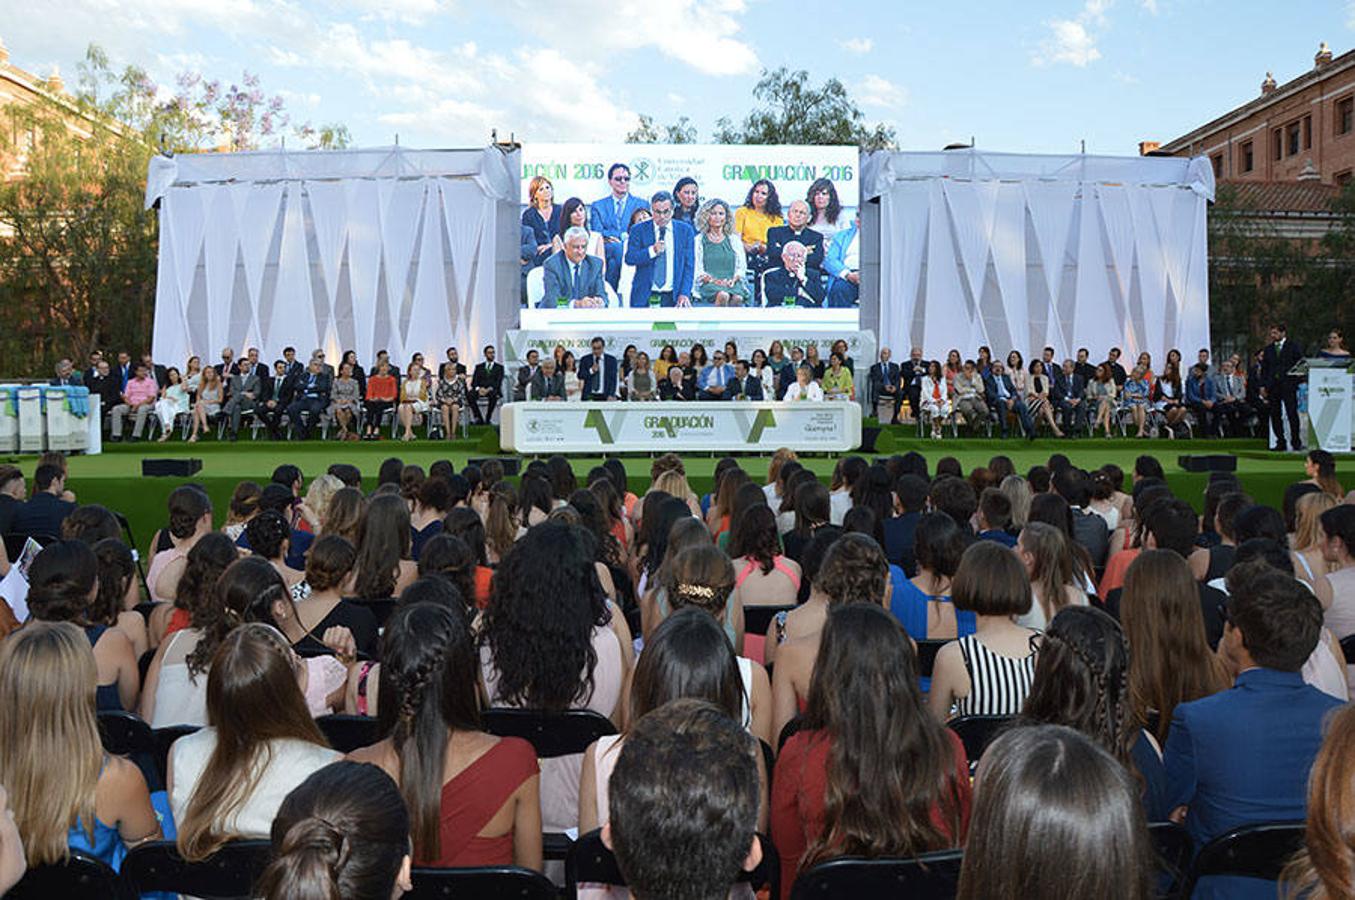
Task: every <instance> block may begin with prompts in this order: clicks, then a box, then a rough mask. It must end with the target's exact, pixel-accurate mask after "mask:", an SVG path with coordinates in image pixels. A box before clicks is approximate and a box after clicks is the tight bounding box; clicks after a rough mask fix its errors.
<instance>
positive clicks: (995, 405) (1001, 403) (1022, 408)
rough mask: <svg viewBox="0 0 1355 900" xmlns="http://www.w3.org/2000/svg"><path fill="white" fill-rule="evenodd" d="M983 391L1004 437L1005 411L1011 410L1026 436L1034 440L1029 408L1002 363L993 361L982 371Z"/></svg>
mask: <svg viewBox="0 0 1355 900" xmlns="http://www.w3.org/2000/svg"><path fill="white" fill-rule="evenodd" d="M983 392H984V395H985V399H986V400H987V402H988V408H989V409H991V410H992V411H993V412H994V413H996V414H997V424H998V427H999V428H1000V429H1002V436H1003V437H1004V438H1005V437H1006V436H1007V413H1009V412H1013V413H1016V418H1017V419H1018V420H1019V421H1020V422H1021V428H1022V429H1024V430H1025V433H1026V437H1027V438H1029V439H1030V440H1032V441H1033V440H1035V420H1034V419H1032V418H1031V417H1030V409H1029V408H1028V407H1027V406H1026V401H1025V399H1024V398H1023V397H1022V396H1021V394H1020V392H1019V391H1017V390H1016V385H1015V384H1013V383H1012V377H1011V376H1010V375H1008V374H1007V373H1006V372H1005V371H1003V368H1002V363H1000V362H994V363H993V364H992V365H991V366H989V367H988V371H987V372H984V373H983Z"/></svg>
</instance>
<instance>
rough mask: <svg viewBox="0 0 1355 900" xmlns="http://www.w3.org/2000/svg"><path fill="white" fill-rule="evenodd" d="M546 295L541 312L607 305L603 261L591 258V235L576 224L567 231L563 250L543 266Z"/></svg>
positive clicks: (540, 307)
mask: <svg viewBox="0 0 1355 900" xmlns="http://www.w3.org/2000/svg"><path fill="white" fill-rule="evenodd" d="M541 268H542V274H543V276H544V283H545V292H544V293H543V294H542V295H541V300H540V302H539V303H537V304H536V306H537V308H538V309H551V308H554V307H559V308H564V307H569V306H572V307H575V308H576V309H599V308H601V307H604V306H606V305H607V300H606V297H607V291H606V288H605V287H604V283H603V280H602V260H600V259H598V258H597V257H596V256H589V255H588V232H587V231H586V230H585V229H583V228H580V227H579V226H577V225H573V226H570V228H569V229H568V230H566V231H565V237H564V247H563V248H562V249H561V250H560V251H559V252H558V253H554V254H552V255H551V256H549V257H547V259H546V262H545V264H544V265H543V266H542V267H541Z"/></svg>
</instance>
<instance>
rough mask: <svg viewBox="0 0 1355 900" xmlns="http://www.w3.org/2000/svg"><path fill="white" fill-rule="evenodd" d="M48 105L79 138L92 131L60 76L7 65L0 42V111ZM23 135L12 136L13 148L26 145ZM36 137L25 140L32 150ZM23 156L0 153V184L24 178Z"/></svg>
mask: <svg viewBox="0 0 1355 900" xmlns="http://www.w3.org/2000/svg"><path fill="white" fill-rule="evenodd" d="M43 101H46V102H49V103H54V104H56V108H57V109H58V110H59V111H60V113H61V115H62V117H63V119H64V120H65V122H66V125H67V127H69V128H70V129H71V130H72V131H73V132H75V133H76V134H78V135H80V136H81V137H82V138H84V137H88V136H89V135H90V132H91V130H92V128H91V122H90V119H89V116H88V115H87V114H86V113H85V112H84V111H82V110H81V109H80V107H79V105H77V104H76V102H75V98H73V97H72V96H71V95H70V94H69V93H68V92H67V91H66V85H65V83H64V82H63V81H62V80H61V75H60V74H59V73H57V72H56V71H53V72H52V74H51V75H48V76H47V77H45V78H44V77H43V76H41V75H35V74H33V73H32V72H28V71H25V70H24V69H21V68H19V67H18V66H16V65H13V64H11V63H10V61H9V50H8V49H7V48H6V47H5V43H4V41H3V40H0V107H3V106H7V105H10V104H20V105H28V104H34V103H39V102H43ZM22 137H23V136H22V135H14V138H15V144H16V145H17V146H24V145H25V143H26V142H25V141H24V140H22V139H21V138H22ZM36 137H37V136H36V135H32V134H30V135H28V136H27V145H28V147H29V148H30V149H31V142H32V141H33V140H36ZM25 156H26V154H25V153H24V152H20V153H18V154H17V155H6V154H4V153H3V151H0V180H5V179H9V178H14V177H17V176H19V175H21V174H23V171H24V162H25Z"/></svg>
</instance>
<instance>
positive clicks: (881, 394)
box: [867, 326, 1349, 450]
mask: <svg viewBox="0 0 1355 900" xmlns="http://www.w3.org/2000/svg"><path fill="white" fill-rule="evenodd" d="M1283 332H1284V328H1283V326H1277V327H1276V329H1274V330H1272V334H1271V343H1270V344H1268V345H1267V346H1266V347H1263V348H1261V349H1260V350H1258V351H1256V354H1255V355H1254V357H1253V359H1252V361H1251V365H1250V367H1248V365H1247V364H1246V363H1245V362H1244V360H1243V358H1242V355H1241V354H1238V353H1233V354H1231V355H1229V356H1228V357H1227V358H1226V359H1223V360H1221V361H1219V362H1218V363H1217V364H1216V363H1215V362H1214V360H1213V357H1212V355H1211V353H1210V350H1209V349H1208V348H1201V349H1200V350H1199V352H1198V353H1197V355H1196V359H1195V362H1193V363H1191V364H1190V365H1189V367H1188V368H1187V367H1186V366H1185V364H1184V363H1183V362H1182V357H1181V351H1179V350H1176V349H1174V348H1173V349H1171V350H1169V351H1168V352H1167V358H1166V360H1165V363H1164V365H1163V367H1162V369H1161V371H1160V373H1158V374H1155V373H1154V367H1153V357H1152V354H1151V353H1148V352H1143V353H1140V354H1139V356H1138V359H1137V360H1136V361H1135V363H1134V365H1133V366H1132V368H1127V367H1126V366H1125V364H1124V363H1123V362H1122V361H1121V355H1122V352H1121V350H1120V348H1119V347H1112V348H1111V349H1110V351H1109V352H1108V353H1107V355H1106V357H1105V359H1104V360H1103V361H1102V362H1100V363H1093V362H1091V356H1090V352H1089V351H1088V349H1087V348H1085V347H1082V348H1079V349H1078V350H1077V354H1076V358H1075V359H1072V358H1065V359H1063V360H1062V361H1060V360H1058V359H1056V358H1055V352H1054V348H1053V347H1045V348H1044V349H1043V350H1042V351H1041V352H1040V354H1039V357H1038V358H1036V359H1032V360H1031V361H1030V362H1029V363H1026V362H1025V360H1024V358H1023V357H1022V355H1021V352H1020V351H1019V350H1012V351H1010V352H1009V353H1008V354H1007V357H1006V362H1005V363H1004V362H1003V361H1001V360H998V359H994V358H993V355H992V351H991V350H990V349H989V348H988V347H986V346H984V347H979V348H978V352H977V353H976V354H975V355H974V356H973V357H972V358H963V357H962V356H961V354H960V351H959V350H954V349H952V350H950V351H949V352H948V353H947V355H946V359H945V361H944V362H943V361H941V360H935V359H933V360H927V359H924V358H923V352H922V348H920V347H914V348H913V349H912V351H911V353H910V355H909V358H908V359H906V360H904V361H903V362H902V363H898V362H895V361H894V360H893V356H892V353H891V351H890V349H889V348H888V347H885V348H882V349H881V350H880V357H879V360H878V361H877V362H876V363H875V364H874V365H872V366H871V367H870V372H869V378H868V383H869V392H870V393H869V398H868V402H867V409H868V410H873V409H875V408H876V407H877V406H889V407H890V408H891V410H892V413H891V418H890V421H891V423H897V422H898V421H899V414H900V412H901V411H902V409H903V404H904V403H905V402H906V403H907V404H908V407H909V409H910V410H911V412H912V415H913V417H914V418H916V419H919V420H921V421H923V422H926V423H929V424H930V426H931V436H932V437H933V438H940V437H941V436H942V434H943V430H942V429H943V425H944V424H945V423H948V422H951V423H955V424H956V425H957V426H958V425H959V424H961V423H962V424H964V425H967V426H969V427H971V428H978V427H981V426H984V425H986V424H996V425H997V427H998V429H999V431H1000V433H1001V435H1002V436H1003V437H1006V436H1007V434H1008V432H1009V430H1010V429H1011V427H1012V426H1014V425H1019V427H1020V430H1021V432H1022V433H1024V434H1025V435H1026V436H1027V437H1029V438H1031V439H1033V438H1034V437H1035V434H1036V430H1037V428H1038V427H1039V426H1042V425H1043V426H1046V427H1048V429H1049V431H1050V433H1051V434H1053V435H1054V436H1055V437H1065V436H1070V437H1071V436H1075V435H1088V434H1092V435H1094V434H1096V433H1097V432H1098V431H1100V432H1102V433H1104V435H1105V436H1106V437H1111V436H1112V433H1113V431H1114V430H1115V429H1117V428H1118V429H1119V430H1120V431H1121V432H1122V433H1124V434H1127V435H1132V436H1134V437H1140V438H1142V437H1150V436H1152V437H1156V436H1158V435H1166V436H1170V437H1178V436H1187V435H1189V436H1199V437H1219V436H1230V435H1237V434H1240V433H1243V432H1244V431H1246V430H1247V429H1248V428H1254V427H1255V426H1256V425H1257V424H1258V423H1260V424H1261V425H1262V427H1264V424H1265V423H1266V422H1271V423H1273V425H1274V427H1275V429H1276V431H1277V433H1278V432H1279V428H1280V418H1279V417H1280V408H1281V400H1282V399H1283V401H1284V403H1285V405H1286V408H1287V409H1289V410H1290V411H1292V412H1293V416H1294V421H1293V422H1292V423H1291V429H1292V433H1295V434H1297V433H1298V430H1299V426H1298V422H1297V403H1293V404H1292V405H1291V400H1292V398H1294V397H1296V396H1297V394H1298V392H1299V382H1300V381H1301V379H1299V378H1296V377H1294V376H1291V375H1289V374H1288V372H1289V370H1290V368H1291V367H1292V365H1293V364H1294V362H1296V361H1297V360H1298V359H1300V358H1302V354H1301V353H1300V352H1299V351H1298V350H1290V351H1285V352H1283V353H1281V352H1278V351H1276V350H1274V349H1272V348H1274V347H1276V346H1277V345H1276V343H1275V342H1276V341H1277V340H1281V341H1282V340H1283V338H1282V335H1283ZM1342 344H1343V342H1342V338H1341V335H1340V332H1339V331H1333V332H1332V333H1331V334H1330V335H1329V337H1328V341H1327V344H1326V346H1325V347H1324V348H1323V349H1322V350H1321V351H1319V354H1318V355H1323V356H1331V357H1332V358H1339V357H1341V356H1344V357H1348V356H1349V353H1347V352H1346V351H1345V349H1344V347H1343V346H1342ZM881 415H882V416H883V413H882V414H881ZM1294 449H1295V450H1301V449H1302V445H1301V444H1296V445H1295V447H1294Z"/></svg>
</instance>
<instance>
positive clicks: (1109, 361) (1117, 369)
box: [1088, 347, 1129, 390]
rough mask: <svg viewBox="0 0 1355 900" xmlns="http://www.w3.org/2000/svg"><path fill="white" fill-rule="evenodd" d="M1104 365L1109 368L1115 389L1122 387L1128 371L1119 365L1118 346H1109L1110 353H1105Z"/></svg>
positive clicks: (1127, 377)
mask: <svg viewBox="0 0 1355 900" xmlns="http://www.w3.org/2000/svg"><path fill="white" fill-rule="evenodd" d="M1106 366H1107V367H1108V368H1109V369H1110V379H1111V381H1114V382H1115V387H1116V389H1117V390H1118V389H1119V388H1122V387H1124V383H1125V381H1127V380H1128V379H1129V373H1128V372H1126V371H1125V370H1124V366H1122V365H1120V348H1119V347H1111V348H1110V353H1108V354H1107V355H1106ZM1088 383H1089V384H1090V382H1088Z"/></svg>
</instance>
